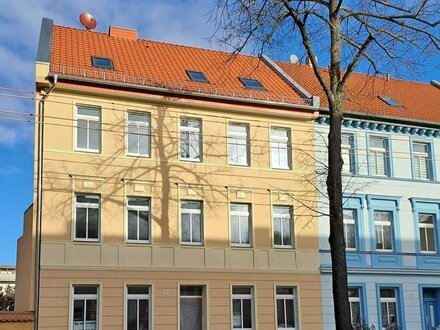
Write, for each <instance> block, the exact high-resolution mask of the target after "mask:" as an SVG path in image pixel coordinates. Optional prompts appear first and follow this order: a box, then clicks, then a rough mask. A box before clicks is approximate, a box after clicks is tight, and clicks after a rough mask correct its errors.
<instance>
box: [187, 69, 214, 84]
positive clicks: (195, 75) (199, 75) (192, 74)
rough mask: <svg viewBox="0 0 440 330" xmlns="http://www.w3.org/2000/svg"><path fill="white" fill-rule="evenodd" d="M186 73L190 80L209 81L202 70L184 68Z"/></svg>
mask: <svg viewBox="0 0 440 330" xmlns="http://www.w3.org/2000/svg"><path fill="white" fill-rule="evenodd" d="M186 74H187V75H188V77H189V79H191V80H192V81H196V82H204V83H207V82H209V81H208V78H206V76H205V75H204V74H203V72H200V71H191V70H186Z"/></svg>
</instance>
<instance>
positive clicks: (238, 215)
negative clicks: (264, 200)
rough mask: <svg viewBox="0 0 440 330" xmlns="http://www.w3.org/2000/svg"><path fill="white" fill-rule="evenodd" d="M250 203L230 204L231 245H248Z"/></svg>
mask: <svg viewBox="0 0 440 330" xmlns="http://www.w3.org/2000/svg"><path fill="white" fill-rule="evenodd" d="M249 208H250V205H248V204H231V209H230V211H231V243H232V245H241V246H250V239H249V228H250V227H251V226H250V214H249Z"/></svg>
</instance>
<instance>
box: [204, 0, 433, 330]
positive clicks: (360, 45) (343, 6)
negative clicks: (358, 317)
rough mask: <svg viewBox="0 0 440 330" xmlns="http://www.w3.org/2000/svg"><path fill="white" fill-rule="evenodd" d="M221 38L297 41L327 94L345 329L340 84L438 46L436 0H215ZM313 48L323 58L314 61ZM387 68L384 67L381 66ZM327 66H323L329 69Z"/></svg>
mask: <svg viewBox="0 0 440 330" xmlns="http://www.w3.org/2000/svg"><path fill="white" fill-rule="evenodd" d="M211 18H212V19H214V20H215V21H216V22H217V24H218V25H217V26H218V29H217V35H220V42H222V43H224V44H226V45H228V46H232V47H234V50H235V51H236V52H240V51H242V50H243V49H249V48H251V50H253V51H255V50H258V52H261V53H262V52H265V51H266V50H267V49H268V47H271V49H273V47H274V46H276V45H278V46H281V48H283V47H288V45H289V44H290V45H291V44H294V43H295V42H296V43H297V44H298V45H300V46H301V49H302V51H303V52H304V54H305V56H307V58H308V59H309V61H310V63H311V65H312V67H313V71H314V74H315V75H316V78H317V79H318V81H319V83H320V85H321V87H322V89H323V91H324V93H325V96H326V98H327V100H328V108H329V109H328V110H329V117H330V131H329V134H328V172H327V178H326V186H327V194H328V198H329V213H330V236H329V243H330V250H331V259H332V267H333V271H332V279H333V301H334V313H335V322H336V328H337V329H338V330H350V329H352V325H351V324H350V323H351V322H350V312H349V303H348V292H347V266H346V255H345V242H344V231H343V218H342V210H343V209H342V180H341V169H342V165H343V160H342V157H341V123H342V119H343V115H344V111H343V108H342V100H343V95H344V89H345V86H346V83H347V81H348V79H349V78H350V75H351V74H352V72H353V70H354V69H355V68H356V67H358V66H362V67H364V68H368V70H370V72H372V73H374V74H378V73H385V72H390V69H391V68H392V65H393V67H394V68H398V67H400V68H401V67H402V65H405V66H408V65H412V64H414V63H415V62H416V60H417V62H418V63H423V59H428V60H429V58H430V56H432V55H433V54H438V51H439V49H440V32H439V30H440V29H438V27H439V25H440V2H439V1H438V0H411V1H409V0H346V1H344V0H217V6H216V8H215V9H214V10H213V12H212V16H211ZM316 55H320V56H322V57H324V58H326V59H328V61H329V70H328V71H323V70H321V69H320V68H319V66H318V62H317V57H316ZM384 68H385V69H384ZM327 72H328V73H327Z"/></svg>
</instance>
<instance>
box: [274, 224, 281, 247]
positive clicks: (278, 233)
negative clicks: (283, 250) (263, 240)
mask: <svg viewBox="0 0 440 330" xmlns="http://www.w3.org/2000/svg"><path fill="white" fill-rule="evenodd" d="M273 239H274V244H275V245H281V218H274V219H273Z"/></svg>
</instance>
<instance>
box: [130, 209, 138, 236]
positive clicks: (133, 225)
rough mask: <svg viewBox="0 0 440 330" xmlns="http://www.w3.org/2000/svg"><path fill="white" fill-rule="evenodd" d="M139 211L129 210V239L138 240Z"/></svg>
mask: <svg viewBox="0 0 440 330" xmlns="http://www.w3.org/2000/svg"><path fill="white" fill-rule="evenodd" d="M137 225H138V223H137V211H136V210H128V239H131V240H137V239H138V237H137Z"/></svg>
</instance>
